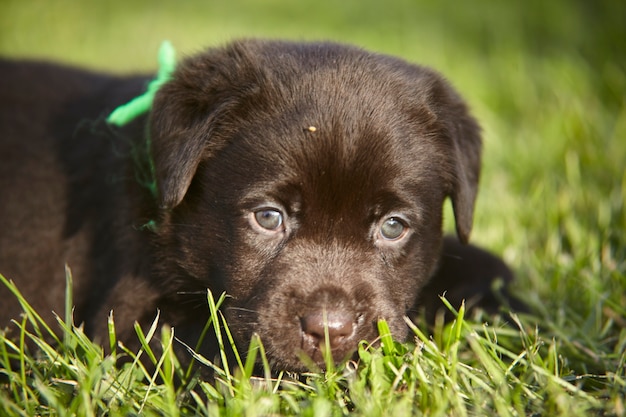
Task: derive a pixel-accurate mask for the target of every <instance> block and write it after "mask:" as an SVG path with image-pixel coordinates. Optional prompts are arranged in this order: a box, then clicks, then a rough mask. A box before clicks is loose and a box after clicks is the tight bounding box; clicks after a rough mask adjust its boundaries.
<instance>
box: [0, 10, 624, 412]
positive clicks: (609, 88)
mask: <svg viewBox="0 0 626 417" xmlns="http://www.w3.org/2000/svg"><path fill="white" fill-rule="evenodd" d="M624 16H626V3H623V2H617V1H610V0H605V1H603V0H599V1H596V2H586V1H583V0H580V1H568V0H554V1H550V2H546V1H540V0H528V1H525V2H493V1H487V0H482V1H473V2H453V1H440V2H435V1H426V0H425V1H417V0H391V1H387V2H377V1H373V0H345V1H343V2H332V1H331V0H315V1H313V0H311V1H299V2H280V1H278V0H263V1H261V0H259V1H253V0H231V1H229V2H220V3H218V2H216V1H214V2H209V1H204V2H201V1H186V2H183V1H178V2H166V1H155V0H151V1H147V0H145V1H144V0H141V1H134V2H132V3H131V2H128V1H121V0H115V1H107V2H87V1H85V2H78V1H70V0H55V1H44V0H32V1H29V2H25V1H18V0H4V1H3V2H1V3H0V54H2V55H9V56H37V57H46V58H50V59H55V60H62V61H66V62H73V63H79V64H81V65H84V66H89V67H94V68H104V69H108V70H114V71H118V72H128V71H135V70H146V69H152V68H154V60H155V55H156V50H157V48H158V45H159V43H160V42H161V41H162V40H163V39H164V38H168V39H170V40H172V42H173V43H174V45H176V47H177V48H178V49H179V50H180V51H182V52H183V53H193V52H194V51H197V50H199V49H200V48H202V47H203V46H207V45H215V44H220V43H222V42H224V41H226V40H228V39H232V38H234V37H240V36H269V37H287V38H291V39H332V40H339V41H346V42H351V43H356V44H359V45H362V46H365V47H367V48H369V49H374V50H378V51H383V52H387V53H392V54H397V55H400V56H403V57H405V58H407V59H409V60H412V61H416V62H420V63H424V64H428V65H431V66H433V67H435V68H437V69H439V70H441V71H442V72H443V73H444V74H445V75H446V76H447V77H448V78H449V79H450V80H451V81H452V82H453V83H454V84H455V85H456V86H457V88H458V89H459V90H460V91H461V92H462V93H463V95H464V96H465V97H466V98H467V99H468V101H469V102H470V104H471V106H472V108H473V109H474V113H475V114H476V116H477V117H478V119H479V120H480V121H481V123H482V124H483V127H484V131H485V164H484V176H483V180H482V187H481V193H480V195H479V200H478V207H477V218H476V225H475V231H474V241H475V242H477V243H480V244H482V245H484V246H487V247H489V248H491V249H493V250H494V251H496V252H498V253H501V254H503V256H504V257H505V259H506V260H507V261H508V262H509V263H510V264H511V265H512V267H513V268H514V270H515V271H516V273H517V276H518V281H517V284H516V288H515V291H516V293H517V294H519V295H520V297H522V298H523V299H525V300H527V302H528V303H529V304H530V305H531V307H532V309H533V313H532V314H531V315H530V316H529V317H521V318H519V321H518V324H519V325H516V326H514V327H506V326H501V325H499V324H498V323H495V324H494V323H491V324H490V325H483V324H482V320H481V318H476V317H473V318H467V317H465V318H463V317H461V318H460V319H459V320H457V322H456V323H454V324H453V325H450V326H447V327H438V328H436V329H435V331H434V333H433V334H432V335H424V334H423V333H421V332H420V330H419V329H417V328H416V329H415V334H416V342H415V343H413V344H405V345H400V344H396V343H393V342H392V341H390V340H384V343H383V347H382V348H379V349H372V348H368V347H366V346H364V347H363V349H362V350H361V352H360V353H361V361H360V364H359V366H358V367H355V366H353V364H349V365H348V366H347V367H341V368H338V369H332V370H329V371H327V372H326V373H317V374H315V373H314V374H311V375H309V376H308V378H305V379H303V380H301V381H298V382H293V381H291V382H289V381H287V379H286V377H285V379H284V380H283V382H282V383H279V382H278V381H276V380H254V379H253V380H252V381H251V380H250V378H248V377H247V374H246V372H243V373H241V374H237V375H230V374H228V373H225V372H222V373H219V372H218V379H217V380H216V381H215V382H213V383H207V382H201V381H197V380H194V381H190V382H189V383H188V384H185V385H183V386H181V387H177V386H176V385H174V384H173V382H172V381H173V379H174V378H173V375H174V374H176V373H177V372H178V373H179V375H180V376H182V377H183V378H184V370H182V369H179V367H178V366H177V363H176V361H175V358H174V357H173V355H172V354H167V355H165V356H164V357H163V358H154V359H155V361H157V362H159V361H160V362H159V363H160V366H161V370H162V372H161V379H160V382H158V383H157V382H151V381H152V380H153V379H152V376H151V375H146V373H145V372H144V370H142V368H141V366H140V365H139V363H134V362H131V363H129V364H128V365H126V366H125V367H123V368H122V369H117V368H116V367H114V366H113V363H114V358H113V357H103V354H102V352H101V350H100V348H99V347H97V346H94V345H92V344H91V343H90V342H89V341H88V340H86V339H85V338H84V337H83V336H82V334H81V332H80V329H76V328H73V327H72V326H69V325H68V326H67V333H66V335H65V337H64V339H63V340H61V341H60V342H59V346H60V347H59V348H57V349H56V350H53V349H49V348H48V347H47V346H46V345H43V342H41V341H40V339H39V336H38V335H37V334H35V335H33V336H32V337H34V338H35V340H37V341H39V342H40V343H42V346H41V348H42V349H41V351H42V352H43V353H42V355H41V356H36V357H35V356H32V355H25V354H22V353H20V352H21V350H22V349H21V348H20V344H19V343H15V344H14V343H13V342H11V341H8V340H5V339H4V338H3V337H2V335H1V334H0V368H3V367H4V370H2V369H0V374H8V375H9V376H10V382H6V383H5V382H0V384H1V385H0V415H3V416H4V415H9V416H13V415H15V416H17V415H60V416H63V415H103V414H106V415H135V414H141V415H168V416H169V415H178V414H184V415H186V414H198V415H215V414H218V413H219V414H223V415H282V414H285V415H306V416H309V415H310V416H327V415H342V414H347V413H354V414H356V415H372V416H376V415H394V416H395V415H397V416H402V415H475V414H485V415H494V414H497V415H504V416H506V415H513V416H515V415H562V416H575V415H590V414H597V415H626V403H625V401H626V398H625V397H626V369H625V368H626V356H625V353H624V351H625V350H626V291H625V289H626V210H625V207H624V205H625V197H624V196H625V195H626V171H625V167H626V107H625V102H624V101H625V96H626V53H625V52H626V26H625V25H624V24H623V18H624ZM450 218H451V215H448V219H449V220H450ZM448 227H451V225H450V224H449V225H448ZM26 317H27V318H30V319H31V320H35V321H36V318H34V313H32V312H31V313H30V314H29V315H27V316H26ZM39 328H40V329H41V330H40V331H41V332H42V333H45V332H46V330H45V328H43V327H42V325H40V326H39ZM144 330H145V331H146V332H147V333H148V334H147V335H146V337H150V332H149V331H148V329H144ZM382 330H383V331H382V333H383V334H384V329H382ZM154 331H157V332H160V330H158V328H155V329H154ZM226 336H227V335H225V339H226V343H228V341H227V340H228V338H227V337H226ZM24 337H25V338H27V337H30V336H29V335H26V334H25V335H24ZM163 340H166V341H168V340H170V339H169V337H168V335H167V334H166V335H165V337H164V338H163ZM116 354H117V355H121V354H125V353H124V352H123V350H121V348H118V349H117V351H116ZM126 354H128V355H131V354H134V353H133V352H130V353H126ZM146 354H147V353H146V352H143V353H142V355H146ZM131 356H132V355H131ZM148 356H149V355H148ZM9 357H15V358H17V359H18V361H23V362H24V366H23V367H22V368H21V369H20V367H9ZM26 370H28V372H26ZM281 384H282V388H281V389H278V386H279V385H281ZM198 394H200V396H197V395H198ZM202 398H206V399H208V401H205V400H203V399H202Z"/></svg>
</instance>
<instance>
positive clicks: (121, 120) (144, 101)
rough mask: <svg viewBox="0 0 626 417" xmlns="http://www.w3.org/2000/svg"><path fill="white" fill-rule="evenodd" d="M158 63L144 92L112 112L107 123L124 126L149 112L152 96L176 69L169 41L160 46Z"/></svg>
mask: <svg viewBox="0 0 626 417" xmlns="http://www.w3.org/2000/svg"><path fill="white" fill-rule="evenodd" d="M158 62H159V71H158V72H157V76H156V78H155V79H154V80H152V81H150V83H149V84H148V88H147V89H146V92H145V93H143V94H142V95H140V96H138V97H135V98H134V99H132V100H131V101H129V102H128V103H126V104H122V105H121V106H119V107H118V108H116V109H115V110H113V112H112V113H111V114H110V115H109V117H107V122H108V123H110V124H112V125H115V126H124V125H126V124H128V123H130V122H132V121H133V120H135V119H136V118H137V117H139V116H141V115H142V114H144V113H147V112H148V111H149V110H150V108H151V107H152V102H153V101H154V95H155V94H156V92H157V91H158V90H159V88H161V86H162V85H163V84H165V83H166V82H167V81H169V80H170V79H171V78H172V73H173V72H174V70H175V69H176V51H175V50H174V47H173V46H172V44H171V43H170V42H169V41H164V42H163V43H162V44H161V47H160V48H159V55H158Z"/></svg>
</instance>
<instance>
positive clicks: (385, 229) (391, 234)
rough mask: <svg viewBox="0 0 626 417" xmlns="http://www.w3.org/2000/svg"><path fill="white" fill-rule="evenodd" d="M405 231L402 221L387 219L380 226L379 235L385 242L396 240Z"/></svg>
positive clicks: (392, 218)
mask: <svg viewBox="0 0 626 417" xmlns="http://www.w3.org/2000/svg"><path fill="white" fill-rule="evenodd" d="M406 230H407V226H406V225H405V223H404V221H402V220H400V219H399V218H397V217H389V218H388V219H387V220H385V221H384V222H383V224H382V225H381V226H380V235H381V236H382V237H383V238H384V239H386V240H398V239H400V238H401V237H402V236H404V233H405V232H406Z"/></svg>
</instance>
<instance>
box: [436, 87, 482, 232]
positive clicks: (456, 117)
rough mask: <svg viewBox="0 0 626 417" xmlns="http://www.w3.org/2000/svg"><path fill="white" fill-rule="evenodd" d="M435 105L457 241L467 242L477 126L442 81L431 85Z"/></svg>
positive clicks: (476, 176) (477, 158) (478, 150)
mask: <svg viewBox="0 0 626 417" xmlns="http://www.w3.org/2000/svg"><path fill="white" fill-rule="evenodd" d="M432 93H433V95H434V97H433V98H434V101H435V103H436V104H435V108H436V113H437V118H438V121H439V123H440V124H441V125H442V128H443V130H444V135H445V136H447V139H448V140H449V141H450V144H449V146H450V148H451V151H452V166H453V170H454V176H453V177H452V179H451V182H452V184H451V187H450V190H449V196H450V198H451V200H452V207H453V209H454V217H455V221H456V231H457V235H458V237H459V240H460V241H461V242H463V243H467V241H468V240H469V236H470V232H471V231H472V222H473V217H474V203H475V201H476V194H477V191H478V180H479V177H480V156H481V150H482V143H481V138H480V127H479V126H478V123H477V122H476V120H475V119H474V118H473V117H472V116H471V115H470V113H469V110H468V108H467V105H466V104H465V102H464V101H463V99H461V97H460V96H459V95H458V94H457V93H456V91H454V90H453V89H452V87H450V86H449V85H448V84H447V83H446V82H445V81H444V80H442V79H441V78H439V80H438V81H436V82H435V85H434V88H433V92H432Z"/></svg>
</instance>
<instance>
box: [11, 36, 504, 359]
mask: <svg viewBox="0 0 626 417" xmlns="http://www.w3.org/2000/svg"><path fill="white" fill-rule="evenodd" d="M145 82H146V79H145V78H143V77H127V78H124V77H112V76H107V75H101V74H91V73H87V72H84V71H80V70H74V69H68V68H63V67H59V66H53V65H48V64H39V63H27V62H17V63H11V62H1V63H0V83H2V84H0V106H2V109H1V111H0V134H1V135H2V136H1V138H0V152H1V154H2V155H3V161H4V162H3V164H1V165H0V195H2V198H3V201H4V203H3V204H2V205H1V206H0V272H1V273H3V274H4V275H5V276H7V277H8V278H11V279H13V280H15V281H16V283H17V284H18V286H19V287H20V288H21V289H22V290H23V291H24V293H25V294H26V295H27V297H28V299H29V300H30V301H31V302H32V303H33V304H34V306H35V308H36V309H38V311H40V312H41V313H43V314H44V316H47V317H48V318H50V314H49V313H50V312H51V311H53V310H54V311H57V312H59V311H62V306H63V285H64V282H65V281H64V278H63V264H64V263H67V264H69V266H70V267H71V268H72V270H73V272H74V276H75V280H76V288H75V300H76V320H77V321H84V323H85V325H86V330H87V331H88V332H89V334H91V335H93V336H94V337H96V338H100V340H103V338H104V337H105V334H106V333H105V327H104V326H105V325H106V316H107V314H108V312H109V311H110V310H111V309H113V310H114V312H115V319H116V327H117V329H118V330H119V333H120V338H121V339H122V340H126V341H130V340H132V339H133V337H132V332H133V330H132V323H133V321H134V320H139V321H140V322H141V323H147V322H149V320H151V319H152V318H153V317H154V315H155V313H156V310H157V309H160V310H161V313H162V318H163V320H164V321H165V322H167V323H169V324H171V325H173V326H174V327H175V332H176V334H177V336H179V337H181V338H182V339H183V340H185V341H186V342H187V343H189V344H190V345H194V344H195V338H197V337H198V335H199V332H200V330H201V329H202V327H203V326H204V323H205V321H206V320H207V318H208V309H207V306H206V289H207V288H208V289H211V290H212V291H213V292H214V293H216V294H219V293H221V292H222V291H226V292H227V293H228V294H229V295H230V296H231V298H230V299H229V301H228V303H227V306H226V308H225V312H226V315H227V318H228V320H229V324H230V326H231V328H232V330H233V332H234V334H235V336H236V339H237V342H238V343H239V344H240V346H242V347H245V345H246V343H247V342H248V341H249V339H250V337H251V335H252V334H253V333H258V334H259V335H260V336H261V339H262V341H263V342H264V344H265V347H266V349H267V351H268V355H269V357H270V359H271V361H272V364H273V365H274V366H275V367H276V368H277V369H301V367H302V364H301V362H300V360H299V359H298V355H300V354H301V353H305V354H307V355H308V356H310V357H311V358H312V359H313V360H314V361H315V362H317V363H320V364H321V363H322V358H321V355H320V353H319V344H320V341H321V340H323V325H324V323H326V324H327V325H328V327H329V332H330V340H331V346H332V352H333V356H334V358H335V360H341V359H343V358H345V357H347V356H348V355H350V353H351V352H352V351H353V350H354V348H355V347H356V344H357V342H358V341H359V340H362V339H365V340H373V339H374V338H375V337H376V336H377V333H376V329H375V322H376V320H377V319H379V318H385V319H387V321H388V322H389V325H390V327H391V330H392V332H393V333H394V335H395V336H396V337H397V338H399V339H402V338H405V337H406V336H407V335H408V332H407V327H406V324H405V323H404V321H403V317H404V316H405V315H407V314H408V315H410V314H413V312H414V311H416V310H417V309H419V307H420V305H427V306H428V307H429V311H431V312H432V311H433V310H434V309H435V308H437V304H436V303H435V302H433V300H437V297H436V296H437V294H438V293H440V292H442V291H443V290H449V291H452V290H454V288H455V287H459V288H463V290H462V291H460V293H459V294H456V293H455V295H454V297H455V299H458V300H456V301H460V299H462V298H464V295H466V294H468V295H475V296H478V299H480V298H481V297H483V296H485V295H487V294H489V293H490V283H491V282H492V280H493V279H495V278H496V277H497V276H501V277H502V278H504V279H505V280H510V275H509V274H510V272H509V271H508V269H507V268H506V266H504V264H502V263H501V261H499V260H498V259H497V258H495V257H490V256H489V255H487V254H486V253H485V252H483V251H481V250H479V249H477V248H473V247H470V248H471V250H472V251H473V252H470V255H471V256H472V257H473V259H475V261H474V263H475V264H476V265H478V266H477V267H476V268H475V270H476V273H475V274H473V275H472V271H471V270H467V271H462V270H458V268H457V269H454V268H452V269H450V271H452V272H451V273H447V274H444V273H442V274H440V275H439V276H437V275H435V278H434V279H433V280H432V281H431V282H432V283H431V284H430V285H429V284H428V282H429V280H430V279H431V277H432V276H433V275H434V274H435V273H436V270H437V265H438V261H439V259H440V253H441V248H442V242H443V240H442V231H441V228H442V205H443V203H444V200H445V199H446V198H448V197H449V198H451V200H452V203H453V207H454V213H455V218H456V225H457V232H458V236H459V238H460V240H461V241H463V242H467V240H468V238H469V234H470V231H471V226H472V217H473V209H474V200H475V198H476V190H477V185H478V178H479V172H480V153H481V141H480V137H479V128H478V125H477V123H476V122H475V121H474V119H473V118H472V117H471V116H470V115H469V113H468V110H467V108H466V106H465V104H464V102H463V101H462V100H461V98H460V97H459V96H458V95H457V93H456V92H455V91H454V90H453V89H452V88H451V87H450V86H449V84H448V83H447V82H445V81H444V80H443V79H442V77H441V76H439V75H438V74H436V73H435V72H433V71H432V70H429V69H426V68H424V67H420V66H416V65H411V64H408V63H406V62H404V61H402V60H399V59H396V58H392V57H389V56H383V55H376V54H370V53H367V52H364V51H362V50H360V49H357V48H353V47H348V46H342V45H336V44H330V43H324V44H322V43H320V44H302V43H286V42H262V41H243V42H237V43H233V44H231V45H229V46H227V47H225V48H221V49H214V50H210V51H208V52H206V53H204V54H201V55H199V56H196V57H193V58H190V59H187V60H185V61H184V62H182V63H180V65H179V69H178V70H177V71H176V73H175V76H174V79H173V80H172V81H171V82H169V83H167V84H166V85H165V86H163V87H162V88H161V90H160V91H159V93H158V94H157V97H156V99H155V102H154V105H153V109H152V111H151V113H150V115H149V117H147V118H146V117H143V118H140V119H138V120H137V121H135V122H133V123H132V124H131V125H129V126H127V127H124V128H122V129H117V128H113V127H111V126H108V125H106V123H104V122H103V121H102V119H103V116H105V115H106V114H107V112H110V111H111V110H112V109H113V108H115V107H116V106H117V105H119V104H122V103H124V102H125V101H127V100H128V99H129V98H131V97H133V96H135V95H137V94H139V93H140V92H141V90H142V89H143V87H144V85H145ZM311 127H313V128H311ZM147 137H149V138H150V144H151V148H150V152H147V148H146V146H145V145H146V138H147ZM148 155H151V156H152V160H153V164H154V169H155V176H156V183H157V185H158V192H157V193H156V195H153V194H152V193H151V192H150V190H149V188H148V187H146V186H145V185H142V181H143V180H145V173H146V172H149V170H150V163H149V161H150V158H149V157H148ZM259 210H274V211H273V212H265V214H267V215H272V213H274V214H275V213H280V214H281V215H282V222H283V223H282V225H281V227H280V228H279V229H277V230H267V229H265V228H263V227H262V226H260V225H259V224H258V222H257V220H255V219H256V217H255V214H254V213H255V212H258V211H259ZM390 217H393V218H394V220H392V223H394V222H398V221H399V222H400V223H401V224H402V225H403V226H404V227H405V232H404V234H403V235H402V236H401V237H400V238H398V239H397V240H389V239H385V238H384V237H383V236H382V235H381V232H380V228H381V225H382V224H383V223H384V222H385V221H386V219H389V218H390ZM150 220H153V221H155V224H156V228H149V227H143V226H145V225H146V224H148V222H149V221H150ZM460 248H461V246H460V245H458V244H456V243H454V242H452V241H448V242H447V243H446V244H445V247H444V254H447V255H448V256H449V257H451V259H455V257H456V256H457V254H458V253H462V254H466V252H463V251H464V249H460ZM441 259H442V263H443V265H444V266H442V267H441V269H440V271H444V272H445V271H446V268H445V265H446V263H447V262H446V259H447V257H446V256H444V257H443V258H441ZM483 261H484V262H483ZM485 263H486V264H487V265H496V267H493V268H491V269H490V268H486V269H487V270H489V271H487V272H485V268H483V266H484V264H485ZM465 273H467V274H469V275H468V276H470V277H471V282H475V284H474V285H471V286H470V288H469V289H467V288H466V287H467V286H465V287H463V285H462V281H464V280H466V279H470V278H466V277H465V276H463V274H465ZM418 296H419V297H421V300H422V302H420V303H417V304H416V300H417V299H418ZM0 297H1V299H2V300H3V302H2V306H1V307H0V318H2V320H3V323H6V322H7V321H8V319H9V318H11V317H15V316H16V315H17V314H18V313H19V309H18V306H17V304H16V303H15V302H13V301H6V300H10V298H9V296H8V295H7V294H6V293H5V292H4V290H3V289H0ZM488 298H489V297H485V299H486V300H487V299H488ZM479 304H480V303H479ZM488 304H489V305H497V303H496V302H492V300H491V299H489V301H488ZM320 329H322V331H321V334H320ZM213 348H214V345H211V343H209V344H208V345H207V346H206V347H205V350H204V351H205V352H207V353H208V354H210V353H211V352H212V349H213Z"/></svg>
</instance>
